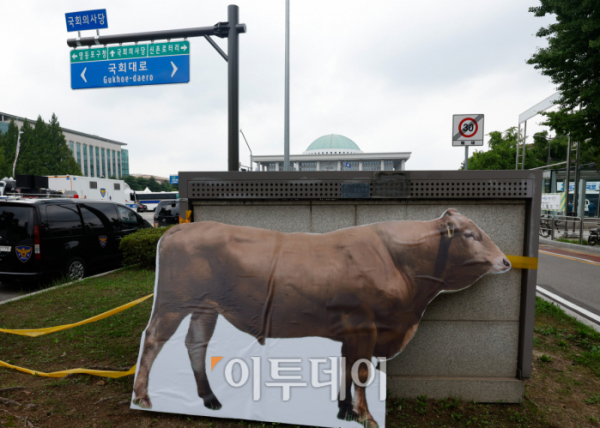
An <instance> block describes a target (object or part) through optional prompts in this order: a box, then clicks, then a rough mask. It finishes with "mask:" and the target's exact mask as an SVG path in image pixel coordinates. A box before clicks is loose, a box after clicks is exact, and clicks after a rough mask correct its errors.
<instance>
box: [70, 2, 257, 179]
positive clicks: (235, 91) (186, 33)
mask: <svg viewBox="0 0 600 428" xmlns="http://www.w3.org/2000/svg"><path fill="white" fill-rule="evenodd" d="M227 12H228V22H219V23H217V24H215V25H214V26H212V27H197V28H183V29H179V30H166V31H149V32H146V33H129V34H116V35H107V36H99V35H97V36H95V37H77V38H75V39H68V40H67V45H69V46H70V47H72V48H78V47H83V46H90V47H91V46H99V45H104V46H106V45H111V44H117V43H119V44H121V43H138V42H147V41H150V42H154V41H155V40H171V39H187V38H190V37H205V38H206V39H207V40H208V42H209V43H210V44H211V46H213V47H214V48H215V49H216V51H217V52H218V53H219V55H221V56H222V57H223V59H225V61H227V68H228V84H227V89H228V96H227V101H228V122H229V126H228V134H229V135H228V144H227V147H228V160H227V166H228V170H229V171H238V170H239V163H240V137H239V123H240V119H239V92H240V91H239V40H238V39H239V35H240V34H241V33H245V32H246V24H240V23H239V8H238V7H237V6H236V5H230V6H228V8H227ZM210 36H217V37H220V38H225V37H227V39H228V40H227V50H228V52H227V54H225V53H224V52H223V51H222V50H221V49H220V48H219V46H218V45H217V44H216V43H215V42H214V41H213V40H212V39H211V38H210Z"/></svg>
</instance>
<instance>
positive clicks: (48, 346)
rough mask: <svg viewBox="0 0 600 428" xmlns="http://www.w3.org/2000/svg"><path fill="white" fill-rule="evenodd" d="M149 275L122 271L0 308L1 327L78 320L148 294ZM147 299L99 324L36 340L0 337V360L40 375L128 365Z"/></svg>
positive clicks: (151, 284) (146, 310)
mask: <svg viewBox="0 0 600 428" xmlns="http://www.w3.org/2000/svg"><path fill="white" fill-rule="evenodd" d="M153 289H154V272H152V271H148V270H140V269H135V268H129V269H124V270H122V271H119V272H115V273H111V274H108V275H106V276H101V277H98V278H90V279H86V280H83V281H81V282H78V283H76V284H73V285H70V286H67V287H63V288H59V289H57V290H52V291H48V292H45V293H40V294H38V295H35V296H32V297H30V298H25V299H22V300H18V301H15V302H10V303H6V304H4V305H1V306H0V326H2V327H3V328H9V329H22V328H40V327H52V326H58V325H63V324H69V323H73V322H76V321H81V320H84V319H86V318H90V317H92V316H94V315H98V314H100V313H102V312H105V311H107V310H109V309H113V308H116V307H118V306H121V305H123V304H125V303H128V302H130V301H132V300H135V299H138V298H140V297H143V296H146V295H148V294H151V293H152V292H153ZM151 309H152V299H148V300H147V301H145V302H143V303H141V304H139V305H137V306H134V307H133V308H130V309H127V310H126V311H124V312H121V313H119V314H116V315H114V316H112V317H109V318H106V319H104V320H102V321H99V322H94V323H90V324H86V325H83V326H80V327H76V328H72V329H69V330H64V331H61V332H57V333H52V334H48V335H45V336H39V337H25V336H17V335H12V334H2V336H0V338H1V340H0V360H2V361H5V362H7V363H10V364H14V365H17V366H21V367H25V368H30V369H34V370H39V371H45V372H48V371H57V370H64V369H71V368H78V367H82V363H85V364H86V365H87V366H93V365H107V366H113V367H125V366H132V365H133V364H134V363H135V361H136V360H137V351H138V347H139V340H140V333H141V331H142V330H143V329H144V328H145V326H146V324H147V323H148V318H149V314H150V311H151ZM0 334H1V333H0Z"/></svg>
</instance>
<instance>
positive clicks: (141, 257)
mask: <svg viewBox="0 0 600 428" xmlns="http://www.w3.org/2000/svg"><path fill="white" fill-rule="evenodd" d="M171 227H173V226H170V227H157V228H148V229H141V230H138V231H137V232H135V233H132V234H131V235H127V236H126V237H124V238H123V239H122V240H121V245H120V248H121V251H123V262H124V263H125V264H127V265H132V264H136V263H140V264H141V265H142V267H148V268H155V267H156V246H157V245H158V241H159V240H160V238H161V236H163V235H164V234H165V232H166V231H167V230H169V229H170V228H171Z"/></svg>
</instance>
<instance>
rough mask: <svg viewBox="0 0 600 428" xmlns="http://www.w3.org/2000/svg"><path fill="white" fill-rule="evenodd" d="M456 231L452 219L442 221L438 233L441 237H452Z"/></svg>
mask: <svg viewBox="0 0 600 428" xmlns="http://www.w3.org/2000/svg"><path fill="white" fill-rule="evenodd" d="M455 231H456V226H455V225H454V223H453V222H452V221H443V222H442V224H441V227H440V235H442V237H445V238H448V239H452V238H453V237H454V232H455Z"/></svg>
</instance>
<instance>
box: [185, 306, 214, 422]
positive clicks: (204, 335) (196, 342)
mask: <svg viewBox="0 0 600 428" xmlns="http://www.w3.org/2000/svg"><path fill="white" fill-rule="evenodd" d="M217 316H218V314H217V312H216V311H215V310H212V309H205V310H201V311H198V312H195V313H194V315H192V321H191V322H190V329H189V330H188V334H187V337H186V338H185V346H186V347H187V349H188V354H189V356H190V361H191V362H192V369H193V370H194V377H195V378H196V385H197V386H198V396H199V397H200V398H202V400H204V405H205V406H206V407H207V408H209V409H212V410H219V409H220V408H221V403H220V402H219V400H218V399H217V397H215V394H213V392H212V389H211V388H210V384H209V383H208V378H207V377H206V349H207V348H208V342H209V341H210V338H211V337H212V335H213V332H214V331H215V325H216V324H217Z"/></svg>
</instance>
